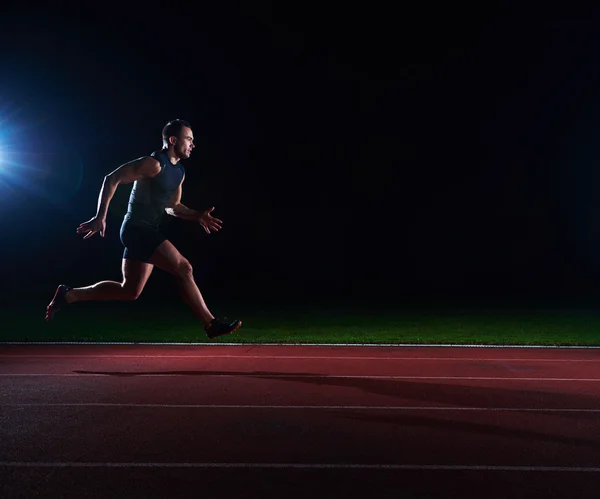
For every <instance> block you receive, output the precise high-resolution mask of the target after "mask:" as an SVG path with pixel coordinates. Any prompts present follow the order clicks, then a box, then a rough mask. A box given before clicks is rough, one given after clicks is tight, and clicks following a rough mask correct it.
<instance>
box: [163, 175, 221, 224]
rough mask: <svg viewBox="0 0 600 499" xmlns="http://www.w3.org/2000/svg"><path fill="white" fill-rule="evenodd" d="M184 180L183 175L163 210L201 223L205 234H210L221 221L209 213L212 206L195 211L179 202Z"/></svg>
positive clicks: (174, 215)
mask: <svg viewBox="0 0 600 499" xmlns="http://www.w3.org/2000/svg"><path fill="white" fill-rule="evenodd" d="M184 180H185V177H184V178H183V179H181V183H180V184H179V187H177V190H176V191H175V192H174V193H173V196H172V197H171V199H170V200H169V204H168V205H167V207H166V208H165V211H166V212H167V213H168V214H169V215H171V216H173V217H177V218H183V219H184V220H193V221H195V222H198V223H199V224H200V225H202V227H204V230H205V231H206V233H207V234H210V231H211V230H214V231H219V230H221V224H222V223H223V222H222V221H221V220H219V219H218V218H215V217H213V216H212V215H211V212H212V211H213V210H214V207H213V208H211V209H210V210H205V211H196V210H192V209H191V208H188V207H187V206H185V205H184V204H182V203H181V191H182V186H183V181H184Z"/></svg>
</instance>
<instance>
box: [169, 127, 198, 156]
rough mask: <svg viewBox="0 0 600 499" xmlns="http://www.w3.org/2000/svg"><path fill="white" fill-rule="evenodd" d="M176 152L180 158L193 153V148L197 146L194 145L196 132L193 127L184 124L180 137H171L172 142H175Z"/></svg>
mask: <svg viewBox="0 0 600 499" xmlns="http://www.w3.org/2000/svg"><path fill="white" fill-rule="evenodd" d="M173 141H174V142H175V143H174V144H173V148H174V151H175V154H176V155H177V157H178V158H180V159H188V158H189V157H190V156H191V155H192V149H194V147H196V146H195V145H194V134H193V133H192V129H191V128H188V127H187V126H184V127H183V129H182V130H181V134H180V135H179V138H178V139H175V138H174V137H171V143H173Z"/></svg>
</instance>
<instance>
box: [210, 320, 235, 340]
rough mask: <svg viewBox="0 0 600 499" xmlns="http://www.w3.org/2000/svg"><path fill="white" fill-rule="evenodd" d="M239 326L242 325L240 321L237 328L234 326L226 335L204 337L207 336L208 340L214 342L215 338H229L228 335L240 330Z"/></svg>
mask: <svg viewBox="0 0 600 499" xmlns="http://www.w3.org/2000/svg"><path fill="white" fill-rule="evenodd" d="M241 325H242V321H240V323H239V324H238V325H237V326H235V327H234V328H233V329H232V330H231V331H227V332H226V333H223V334H217V335H216V336H208V335H206V336H208V339H209V340H214V339H215V338H220V337H221V336H229V335H230V334H232V333H235V332H236V331H237V330H238V329H239V328H240V326H241Z"/></svg>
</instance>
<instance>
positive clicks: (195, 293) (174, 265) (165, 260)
mask: <svg viewBox="0 0 600 499" xmlns="http://www.w3.org/2000/svg"><path fill="white" fill-rule="evenodd" d="M150 263H152V264H153V265H155V266H156V267H158V268H159V269H161V270H164V271H165V272H168V273H169V274H173V276H175V279H176V281H177V286H178V287H179V290H180V291H181V295H182V297H183V300H184V301H185V302H186V303H187V304H188V306H189V307H190V308H191V309H192V312H194V314H195V315H196V316H197V317H198V318H199V319H200V320H201V321H202V323H203V324H204V325H205V326H206V325H208V324H210V322H211V321H212V320H213V319H214V316H213V314H211V313H210V310H208V307H207V306H206V303H205V301H204V298H203V297H202V293H200V290H199V289H198V286H197V285H196V281H194V275H193V269H192V266H191V264H190V262H188V260H187V259H186V258H185V257H184V256H183V255H182V254H181V253H179V251H178V250H177V248H175V246H173V244H172V243H171V242H170V241H163V242H162V243H161V245H160V246H159V247H158V248H156V250H155V251H154V253H153V254H152V257H151V258H150Z"/></svg>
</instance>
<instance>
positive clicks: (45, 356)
mask: <svg viewBox="0 0 600 499" xmlns="http://www.w3.org/2000/svg"><path fill="white" fill-rule="evenodd" d="M0 358H18V359H29V358H31V359H63V358H64V359H71V358H74V359H282V360H399V361H403V362H404V361H419V362H420V361H429V360H431V361H450V362H454V361H458V362H460V361H467V362H600V357H598V358H597V359H529V358H523V359H518V358H509V359H505V358H478V357H361V356H352V357H344V356H325V355H314V356H313V355H144V354H115V355H110V354H98V355H94V354H91V355H73V354H29V355H28V354H0Z"/></svg>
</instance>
